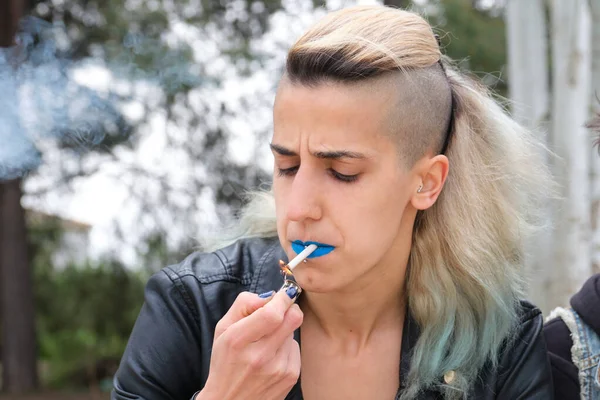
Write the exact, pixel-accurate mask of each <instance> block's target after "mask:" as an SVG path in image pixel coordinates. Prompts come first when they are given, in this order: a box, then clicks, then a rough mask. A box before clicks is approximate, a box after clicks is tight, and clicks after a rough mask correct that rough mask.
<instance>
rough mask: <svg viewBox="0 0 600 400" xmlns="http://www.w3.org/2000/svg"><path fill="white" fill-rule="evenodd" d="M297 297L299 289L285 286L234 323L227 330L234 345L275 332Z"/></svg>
mask: <svg viewBox="0 0 600 400" xmlns="http://www.w3.org/2000/svg"><path fill="white" fill-rule="evenodd" d="M296 297H297V291H293V290H289V287H285V286H284V287H282V288H281V290H279V292H277V294H275V296H273V298H272V299H271V301H269V302H268V303H267V304H265V305H264V306H263V307H261V308H259V309H258V310H256V311H255V312H253V313H252V314H251V315H249V316H247V317H246V318H243V319H241V320H239V321H237V322H235V323H234V324H232V325H231V326H230V327H229V329H228V332H227V335H231V337H230V338H229V340H230V341H231V344H232V346H234V347H236V346H238V347H243V346H245V345H247V344H249V343H252V342H256V341H257V340H260V339H262V338H263V337H264V336H267V335H269V334H272V333H273V332H275V331H276V330H277V329H278V328H279V327H280V326H281V324H282V323H283V321H284V319H285V313H286V311H287V310H288V309H289V308H290V307H291V306H292V304H294V301H295V300H296ZM229 331H231V332H229Z"/></svg>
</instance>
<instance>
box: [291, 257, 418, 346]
mask: <svg viewBox="0 0 600 400" xmlns="http://www.w3.org/2000/svg"><path fill="white" fill-rule="evenodd" d="M406 258H407V259H406V260H405V262H404V263H403V264H401V265H406V261H407V260H408V255H407V257H406ZM405 273H406V267H404V268H398V266H397V265H395V266H392V267H391V268H390V267H388V268H381V267H376V268H373V269H372V270H371V271H370V272H369V273H368V274H367V275H365V276H363V277H361V279H359V280H357V281H355V282H353V283H352V284H351V285H349V286H347V287H344V288H341V289H339V290H336V291H332V292H327V293H311V292H304V293H303V295H302V297H301V299H300V305H301V307H302V309H303V311H304V314H305V316H304V323H303V328H307V327H311V329H313V328H317V329H319V330H320V331H321V332H322V333H323V334H324V335H325V337H327V338H329V339H334V338H335V340H336V341H341V342H342V343H345V344H346V345H347V346H349V347H352V348H358V349H360V348H363V347H364V346H365V345H366V344H367V343H368V342H369V340H370V339H371V338H372V337H373V336H374V335H373V334H374V333H375V332H380V331H388V330H389V329H396V328H398V327H402V325H403V322H404V317H405V314H406V301H405V295H406V293H405V288H404V286H405ZM375 336H378V335H375Z"/></svg>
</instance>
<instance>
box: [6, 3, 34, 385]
mask: <svg viewBox="0 0 600 400" xmlns="http://www.w3.org/2000/svg"><path fill="white" fill-rule="evenodd" d="M25 7H26V3H25V1H24V0H11V1H5V2H2V3H1V4H0V47H10V46H12V44H13V37H14V34H15V32H16V30H17V26H18V21H19V20H20V17H21V16H22V15H23V14H24V11H25ZM4 96H8V97H9V98H11V99H13V100H14V99H15V98H16V95H14V96H11V95H10V94H8V95H7V94H6V93H4ZM5 135H6V136H5V138H6V137H7V136H8V135H7V133H5ZM26 232H27V231H26V227H25V214H24V211H23V207H22V206H21V180H20V179H13V180H9V181H8V182H0V294H1V306H0V307H1V308H0V310H1V314H0V315H1V316H2V366H3V389H4V390H5V391H7V392H9V393H20V392H26V391H30V390H33V389H34V388H35V387H36V386H37V381H38V378H37V368H36V340H35V319H34V318H35V317H34V307H33V292H32V285H31V281H32V276H31V269H30V264H29V259H28V254H27V233H26Z"/></svg>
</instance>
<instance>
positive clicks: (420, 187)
mask: <svg viewBox="0 0 600 400" xmlns="http://www.w3.org/2000/svg"><path fill="white" fill-rule="evenodd" d="M421 190H423V185H419V188H418V189H417V193H421Z"/></svg>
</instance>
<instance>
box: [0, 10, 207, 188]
mask: <svg viewBox="0 0 600 400" xmlns="http://www.w3.org/2000/svg"><path fill="white" fill-rule="evenodd" d="M65 38H67V35H66V33H65V28H64V27H59V26H55V25H52V24H50V23H48V22H46V21H44V20H41V19H38V18H33V17H27V18H24V19H23V20H22V21H21V25H20V30H19V32H18V34H17V36H16V38H15V43H16V44H15V46H13V47H11V48H4V49H3V48H0V181H2V180H8V179H14V178H17V177H22V176H24V175H26V174H27V173H29V172H31V171H34V170H35V169H36V168H37V167H38V166H39V165H40V163H41V162H42V160H43V150H42V149H43V148H45V147H46V146H45V144H46V143H47V142H53V143H55V144H56V145H57V146H58V147H59V148H62V149H68V150H69V151H70V152H71V153H74V154H75V155H76V156H80V155H83V154H85V153H87V152H89V151H90V150H99V151H102V150H104V149H107V148H108V147H109V146H111V145H115V144H117V143H120V142H123V141H125V140H126V139H127V138H128V136H129V135H130V134H131V131H132V129H133V127H132V126H131V124H130V123H129V122H128V120H127V119H126V117H125V116H124V115H123V105H124V103H126V102H127V101H132V100H133V99H132V98H131V94H123V93H119V94H117V91H111V90H109V89H97V88H93V87H94V85H93V84H92V83H93V82H90V84H87V83H86V82H84V83H86V85H82V84H81V80H80V79H75V76H76V75H77V71H81V70H82V69H84V68H86V66H89V65H95V66H100V67H101V68H102V69H104V70H105V71H108V73H109V75H110V76H111V78H112V79H114V80H120V81H121V82H129V84H131V82H134V81H145V82H149V83H151V84H154V85H155V86H157V87H159V88H160V89H161V91H162V92H163V93H164V94H165V95H173V94H175V93H178V92H179V91H181V90H183V89H190V88H193V87H196V86H198V85H200V84H201V83H202V81H201V80H200V78H199V76H200V74H199V70H198V68H197V67H196V66H194V64H193V63H192V62H190V59H189V57H186V54H185V52H184V51H181V50H178V49H173V48H168V47H166V46H164V44H163V43H160V41H156V40H149V39H148V38H146V37H144V36H143V35H138V34H135V33H131V34H128V35H126V37H125V38H124V40H123V42H122V43H120V44H118V43H117V48H116V49H115V48H112V49H110V50H111V51H113V52H114V53H116V54H117V55H116V56H114V57H113V58H112V59H111V60H110V61H106V60H103V59H100V58H87V59H83V60H72V59H70V56H69V43H68V40H66V39H65ZM79 75H81V74H79ZM88 79H90V78H88ZM91 79H93V77H92V78H91Z"/></svg>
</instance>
